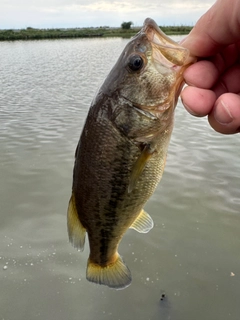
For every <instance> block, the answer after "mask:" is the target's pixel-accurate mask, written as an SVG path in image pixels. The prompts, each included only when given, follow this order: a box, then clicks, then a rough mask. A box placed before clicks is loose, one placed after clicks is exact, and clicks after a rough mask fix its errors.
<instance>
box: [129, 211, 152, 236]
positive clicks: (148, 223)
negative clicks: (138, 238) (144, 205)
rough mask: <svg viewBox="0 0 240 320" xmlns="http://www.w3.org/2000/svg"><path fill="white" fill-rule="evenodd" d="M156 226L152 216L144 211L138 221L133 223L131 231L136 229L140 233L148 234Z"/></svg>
mask: <svg viewBox="0 0 240 320" xmlns="http://www.w3.org/2000/svg"><path fill="white" fill-rule="evenodd" d="M153 226H154V223H153V220H152V218H151V217H150V215H149V214H148V213H147V212H146V211H144V210H143V209H142V211H141V212H140V214H139V216H138V217H137V219H136V220H135V221H134V222H133V224H132V225H131V227H130V229H134V230H136V231H137V232H140V233H147V232H148V231H150V230H151V229H152V228H153Z"/></svg>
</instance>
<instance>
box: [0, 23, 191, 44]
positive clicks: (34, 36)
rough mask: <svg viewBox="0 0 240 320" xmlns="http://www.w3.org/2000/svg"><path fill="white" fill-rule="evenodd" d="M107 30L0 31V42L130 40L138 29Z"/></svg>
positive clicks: (169, 29)
mask: <svg viewBox="0 0 240 320" xmlns="http://www.w3.org/2000/svg"><path fill="white" fill-rule="evenodd" d="M123 24H124V23H122V27H121V28H109V27H107V26H104V27H99V28H72V29H35V28H31V27H28V28H26V29H20V30H14V29H8V30H0V41H4V40H8V41H12V40H40V39H59V38H89V37H124V38H130V37H132V36H133V35H135V34H136V33H137V32H138V31H139V30H140V28H131V25H132V22H130V21H129V22H125V24H128V25H129V24H130V25H129V28H126V25H124V26H125V27H123ZM160 28H161V29H162V31H163V32H164V33H166V34H168V35H176V34H188V33H189V32H190V31H191V29H192V27H190V26H161V27H160Z"/></svg>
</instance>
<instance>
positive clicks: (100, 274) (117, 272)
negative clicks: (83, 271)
mask: <svg viewBox="0 0 240 320" xmlns="http://www.w3.org/2000/svg"><path fill="white" fill-rule="evenodd" d="M87 280H88V281H91V282H94V283H97V284H103V285H105V286H108V287H110V288H114V289H124V288H126V287H128V286H129V285H130V283H131V281H132V277H131V272H130V270H129V269H128V267H127V266H126V265H125V264H124V262H123V261H122V258H121V257H120V256H119V255H118V257H117V259H116V261H115V262H113V263H111V264H109V265H107V266H105V267H102V266H100V265H98V264H96V263H93V262H91V261H90V260H89V259H88V266H87Z"/></svg>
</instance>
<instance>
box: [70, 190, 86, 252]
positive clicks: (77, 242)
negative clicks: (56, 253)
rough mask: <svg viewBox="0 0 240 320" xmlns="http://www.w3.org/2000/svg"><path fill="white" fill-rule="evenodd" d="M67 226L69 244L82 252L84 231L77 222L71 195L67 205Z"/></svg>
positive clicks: (78, 221) (73, 200)
mask: <svg viewBox="0 0 240 320" xmlns="http://www.w3.org/2000/svg"><path fill="white" fill-rule="evenodd" d="M67 226H68V237H69V240H70V242H71V243H72V245H73V246H74V248H77V249H78V250H79V251H83V249H84V243H85V236H86V229H85V228H84V227H83V225H82V224H81V221H80V220H79V217H78V214H77V209H76V205H75V199H74V195H73V194H72V196H71V199H70V201H69V205H68V213H67Z"/></svg>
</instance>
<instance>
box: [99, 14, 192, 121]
mask: <svg viewBox="0 0 240 320" xmlns="http://www.w3.org/2000/svg"><path fill="white" fill-rule="evenodd" d="M193 61H194V58H193V57H191V56H190V55H189V51H188V50H187V49H186V48H183V47H182V46H181V45H179V44H178V43H176V42H175V41H173V40H171V39H170V38H168V37H167V36H166V35H165V34H164V33H163V32H162V31H161V30H160V28H159V27H158V26H157V24H156V23H155V21H154V20H152V19H150V18H147V19H146V20H145V22H144V25H143V27H142V29H141V30H140V31H139V32H138V33H137V34H136V35H135V36H134V37H133V38H132V39H131V40H130V42H129V43H128V44H127V45H126V47H125V49H124V50H123V52H122V54H121V56H120V57H119V59H118V61H117V63H116V65H115V66H114V67H113V69H112V71H111V72H110V74H109V76H108V77H107V79H106V80H105V82H104V84H103V87H102V91H104V92H105V93H106V94H108V95H109V96H114V95H117V97H118V98H121V97H122V98H124V99H127V100H128V101H130V102H131V103H132V104H133V105H134V106H135V107H138V108H140V109H142V110H143V111H148V112H151V113H153V114H155V115H158V116H159V114H161V113H162V112H163V111H165V110H167V109H169V108H172V109H174V107H175V105H176V102H177V99H178V96H179V94H180V91H181V89H182V85H183V76H182V75H183V71H184V70H185V69H186V67H187V66H188V65H189V64H191V63H192V62H193Z"/></svg>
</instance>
